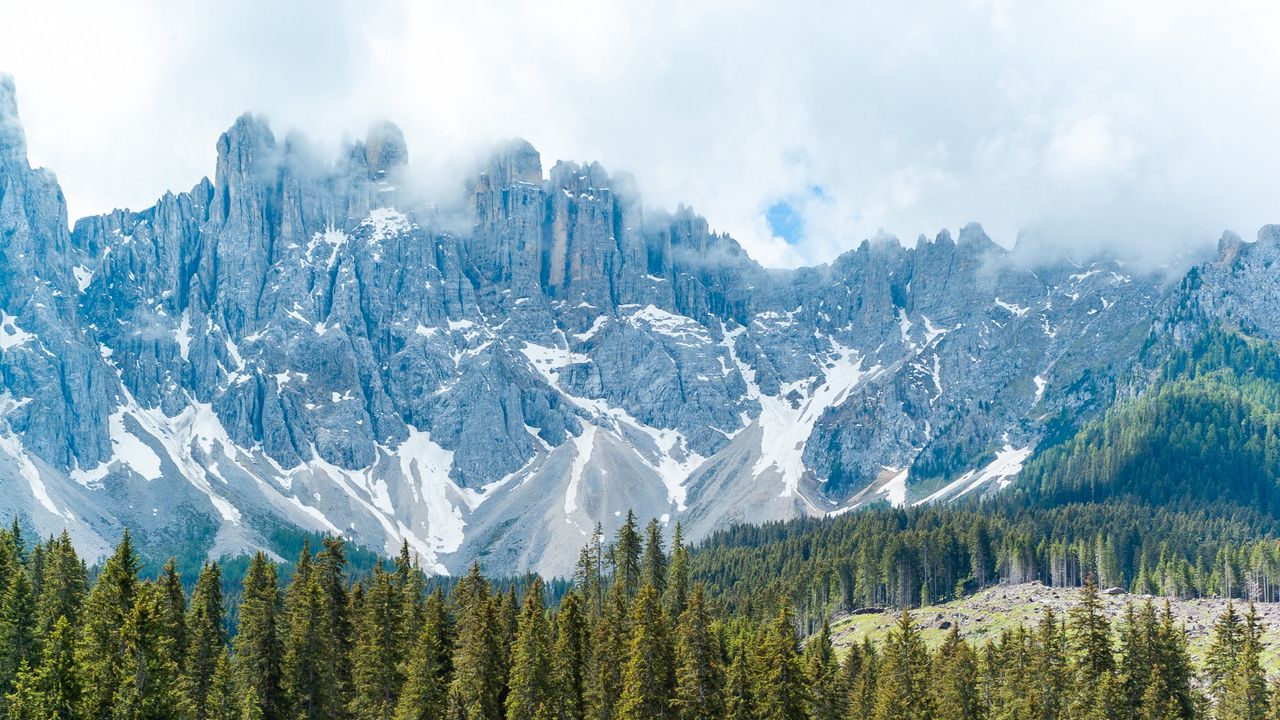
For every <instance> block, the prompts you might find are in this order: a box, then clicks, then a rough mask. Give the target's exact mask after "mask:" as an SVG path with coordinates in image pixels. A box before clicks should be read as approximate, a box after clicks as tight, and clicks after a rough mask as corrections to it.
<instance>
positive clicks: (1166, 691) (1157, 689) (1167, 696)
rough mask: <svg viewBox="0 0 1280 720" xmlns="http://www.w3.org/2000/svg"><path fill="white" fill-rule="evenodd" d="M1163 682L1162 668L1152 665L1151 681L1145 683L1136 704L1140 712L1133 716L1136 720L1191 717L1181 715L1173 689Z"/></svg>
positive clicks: (1177, 719)
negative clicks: (1145, 685)
mask: <svg viewBox="0 0 1280 720" xmlns="http://www.w3.org/2000/svg"><path fill="white" fill-rule="evenodd" d="M1165 680H1166V673H1165V669H1164V667H1162V666H1160V665H1153V666H1152V668H1151V681H1150V682H1148V683H1147V687H1146V689H1145V690H1143V693H1142V697H1141V698H1140V699H1139V702H1138V707H1139V708H1140V710H1139V711H1138V713H1137V714H1136V716H1135V717H1136V718H1137V720H1182V719H1183V718H1187V717H1193V716H1189V715H1183V714H1182V710H1181V709H1180V708H1179V707H1178V700H1177V698H1176V697H1175V696H1174V694H1173V688H1171V687H1169V685H1168V684H1167V683H1166V682H1165Z"/></svg>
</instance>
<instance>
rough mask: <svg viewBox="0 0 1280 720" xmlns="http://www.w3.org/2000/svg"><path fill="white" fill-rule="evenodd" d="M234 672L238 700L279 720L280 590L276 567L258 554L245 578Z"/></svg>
mask: <svg viewBox="0 0 1280 720" xmlns="http://www.w3.org/2000/svg"><path fill="white" fill-rule="evenodd" d="M234 660H235V672H236V681H237V684H238V685H239V689H240V692H241V697H242V698H244V699H245V702H246V703H258V704H259V705H258V706H257V708H256V709H254V708H249V705H246V706H245V707H246V708H248V709H249V711H252V712H257V711H261V713H262V717H263V718H264V719H265V720H282V719H283V718H284V715H285V705H286V703H285V701H284V697H283V693H282V692H281V682H280V681H281V676H282V674H283V669H282V666H283V660H284V647H283V644H282V641H281V638H280V586H279V583H278V581H277V579H276V566H275V563H273V562H270V561H269V560H267V556H266V555H265V554H263V553H262V552H261V551H259V552H257V553H255V554H254V556H253V559H252V560H250V562H249V571H248V572H247V573H246V574H245V578H244V589H243V591H242V593H241V600H240V613H239V622H238V624H237V632H236V638H235V654H234Z"/></svg>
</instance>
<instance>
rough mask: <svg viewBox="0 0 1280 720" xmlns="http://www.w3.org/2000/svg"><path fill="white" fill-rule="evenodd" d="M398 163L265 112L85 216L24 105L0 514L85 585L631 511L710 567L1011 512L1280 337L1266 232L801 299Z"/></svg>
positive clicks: (552, 195)
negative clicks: (432, 183) (1192, 351)
mask: <svg viewBox="0 0 1280 720" xmlns="http://www.w3.org/2000/svg"><path fill="white" fill-rule="evenodd" d="M407 160H408V152H407V148H406V144H405V140H404V137H403V135H402V133H401V132H400V130H399V129H397V128H396V127H395V126H394V125H392V124H389V123H382V124H378V125H375V126H374V127H373V128H371V129H370V131H369V133H368V135H367V137H366V138H365V139H364V140H362V141H358V142H353V143H350V144H348V145H347V146H346V147H344V148H343V149H342V150H341V152H340V153H339V155H338V156H337V157H336V158H322V157H319V154H318V153H317V152H316V151H314V150H313V149H311V148H310V147H309V146H308V145H307V143H306V141H305V139H303V138H301V137H298V136H296V135H289V136H286V137H285V138H283V139H279V138H277V137H276V136H275V135H274V134H273V133H272V131H271V129H270V128H269V127H268V125H267V123H266V121H265V120H264V119H263V118H260V117H255V116H252V115H245V116H242V117H240V118H239V119H237V120H236V121H235V123H234V124H233V125H232V126H231V128H230V129H228V130H227V131H226V132H225V133H223V135H222V136H221V137H220V138H218V141H217V164H216V168H215V171H214V174H213V178H212V179H208V178H206V179H202V180H200V181H199V182H198V183H196V184H195V185H194V186H193V187H192V188H191V189H190V190H187V191H185V192H181V193H177V194H174V193H171V192H170V193H165V194H164V195H163V196H161V197H160V198H159V199H158V200H157V201H156V203H155V204H154V205H153V206H152V207H150V208H147V209H145V210H141V211H131V210H117V211H114V212H112V213H110V214H106V215H99V216H92V217H87V218H82V219H80V220H77V221H76V222H75V223H74V225H72V224H70V223H69V221H68V217H67V208H66V203H65V200H64V198H63V195H62V191H61V189H60V188H59V186H58V182H57V179H56V177H55V176H54V175H53V173H52V172H50V171H48V170H45V169H36V168H32V167H30V164H29V162H28V160H27V153H26V144H25V139H24V134H23V130H22V126H21V124H20V123H19V121H18V113H17V104H16V99H15V91H14V85H13V81H12V79H10V78H8V77H5V76H0V511H3V512H4V513H5V514H7V515H18V516H20V517H22V518H23V519H24V521H25V522H26V523H27V524H29V525H30V526H31V527H33V528H35V529H37V530H38V531H40V532H41V533H42V534H47V533H50V532H55V531H57V530H60V529H61V528H63V527H66V528H67V529H68V530H69V531H70V533H71V535H72V537H73V539H74V540H75V542H76V543H77V545H78V546H79V547H80V548H81V549H82V551H83V552H85V553H86V554H87V555H88V556H89V557H98V556H101V555H102V554H103V553H105V552H107V551H108V550H109V547H110V545H111V544H112V543H114V541H115V538H116V537H117V536H118V534H119V532H120V531H121V529H122V528H123V527H125V526H128V527H129V528H130V529H131V531H132V532H133V533H134V537H135V540H136V541H137V543H138V545H139V547H140V548H141V549H142V550H143V552H146V553H152V554H157V555H163V554H172V553H179V554H183V555H185V556H188V557H192V558H202V557H208V556H212V557H221V556H225V555H234V554H239V553H241V552H243V551H246V550H252V549H256V548H262V549H266V550H268V551H270V552H273V553H278V544H279V538H280V537H281V536H282V534H290V533H294V534H296V533H315V532H318V533H335V534H342V535H345V536H347V537H350V538H351V539H353V540H355V541H357V542H359V543H361V544H364V545H367V546H369V547H371V548H374V549H377V550H382V551H392V550H395V549H396V548H398V547H399V546H400V544H401V543H402V542H407V543H408V544H409V546H410V548H411V549H412V551H413V552H414V553H416V554H417V556H418V557H419V558H420V560H421V561H422V562H423V563H424V565H425V567H427V568H428V569H430V570H431V571H433V572H439V573H446V572H457V571H459V570H460V569H462V568H464V567H465V566H466V565H468V564H470V563H471V562H472V561H476V560H478V561H480V562H481V563H482V564H483V565H484V566H485V569H486V571H488V572H491V573H515V572H524V571H537V572H541V573H544V574H548V575H552V574H564V573H566V572H568V571H569V570H570V569H571V567H572V564H573V562H574V560H575V559H576V557H577V554H578V549H579V547H580V546H581V545H582V544H583V543H584V542H585V541H586V540H587V539H588V537H589V535H590V534H591V532H592V530H593V529H594V527H595V526H596V524H597V523H600V524H602V525H603V526H604V529H605V531H606V532H610V531H612V530H613V529H614V528H616V527H617V525H618V524H619V523H620V522H621V520H622V518H623V517H624V516H625V515H626V513H627V511H628V510H634V511H635V512H636V514H637V515H639V516H641V517H657V518H660V519H661V520H662V521H663V522H667V523H675V522H676V521H679V522H680V523H681V524H682V528H683V531H684V534H685V537H686V538H687V539H697V538H700V537H704V536H706V535H708V534H709V533H711V532H712V531H714V530H716V529H719V528H724V527H726V526H729V525H731V524H734V523H739V522H753V523H759V522H765V521H772V520H781V519H787V518H792V517H797V516H802V515H811V516H822V515H831V514H840V513H845V512H848V511H851V510H855V509H857V508H860V507H865V506H869V505H873V504H880V503H889V504H892V505H896V506H905V505H913V504H920V503H930V502H947V501H953V500H956V499H959V498H966V497H978V496H981V495H983V494H986V493H990V492H996V491H999V490H1000V489H1001V488H1004V487H1006V486H1009V485H1010V484H1014V483H1016V482H1017V477H1018V474H1019V472H1020V470H1021V469H1022V467H1023V465H1024V463H1026V462H1027V461H1028V460H1029V459H1030V458H1031V457H1032V456H1033V455H1034V454H1035V453H1036V452H1037V449H1038V448H1045V447H1048V446H1050V445H1052V444H1053V443H1054V442H1055V441H1056V440H1057V439H1060V438H1062V437H1063V436H1065V435H1066V434H1068V433H1070V432H1071V431H1072V429H1073V428H1076V427H1078V426H1079V425H1080V424H1081V423H1082V422H1084V421H1086V420H1088V419H1090V418H1093V417H1097V416H1099V415H1100V414H1102V413H1103V412H1105V411H1106V410H1107V408H1109V407H1110V406H1112V405H1113V404H1114V403H1116V402H1117V400H1121V399H1124V398H1127V397H1133V396H1135V395H1137V394H1140V393H1142V392H1143V391H1144V389H1145V388H1146V387H1147V386H1148V385H1149V384H1150V383H1151V382H1153V377H1154V376H1153V371H1152V370H1151V368H1153V367H1154V363H1153V362H1152V357H1153V355H1158V354H1160V353H1165V352H1169V351H1171V350H1172V349H1175V348H1178V347H1185V346H1186V344H1187V343H1189V342H1191V341H1193V340H1194V338H1195V337H1196V336H1198V335H1199V334H1201V333H1203V332H1204V331H1205V329H1206V328H1208V327H1210V326H1215V325H1217V326H1222V325H1226V326H1232V327H1238V328H1242V329H1245V330H1247V331H1248V332H1249V333H1251V334H1253V335H1256V336H1260V337H1265V338H1269V339H1280V307H1278V306H1280V270H1277V269H1276V268H1274V267H1273V264H1274V263H1275V262H1276V261H1277V260H1278V259H1280V227H1277V226H1267V227H1264V228H1263V229H1262V230H1260V231H1259V234H1258V239H1257V241H1256V242H1243V241H1242V240H1240V238H1238V237H1236V236H1235V235H1233V234H1230V233H1227V234H1225V235H1224V236H1223V238H1222V239H1221V240H1220V241H1219V243H1218V248H1217V252H1216V254H1215V253H1213V252H1206V253H1205V255H1204V257H1199V258H1188V259H1185V261H1184V262H1182V263H1181V264H1180V265H1174V266H1167V267H1164V268H1158V269H1152V268H1145V267H1143V268H1139V267H1136V266H1132V265H1131V264H1126V263H1124V262H1121V261H1119V260H1117V259H1113V258H1105V257H1101V258H1093V259H1089V260H1081V259H1076V260H1074V261H1072V260H1069V259H1067V258H1066V257H1061V258H1058V259H1053V258H1049V257H1046V256H1045V255H1044V254H1043V253H1030V252H1023V251H1020V250H1021V248H1014V249H1013V250H1008V249H1005V248H1003V247H1001V246H1000V245H998V244H996V243H995V242H993V241H992V240H991V239H990V238H988V237H987V236H986V235H985V233H984V232H983V231H982V228H981V227H979V226H978V225H976V224H971V225H968V226H966V227H964V228H963V229H961V230H960V231H959V232H958V234H957V236H956V237H952V236H951V235H950V234H949V233H948V232H946V231H943V232H941V233H939V234H938V235H937V236H936V237H935V238H932V239H929V238H924V237H922V238H920V239H919V240H917V241H916V242H915V244H914V245H913V246H911V247H904V246H903V245H902V244H901V243H899V242H898V241H897V240H896V239H893V238H890V237H878V238H876V239H872V240H867V241H863V242H862V243H861V244H859V245H857V246H856V247H855V248H854V249H851V250H850V251H848V252H846V253H844V254H843V255H841V256H839V257H838V258H836V259H835V260H834V261H832V262H830V263H828V264H824V265H820V266H816V267H807V268H800V269H794V270H778V269H769V268H764V267H762V266H760V265H759V264H758V263H756V262H755V261H753V260H752V259H751V258H750V257H749V256H748V255H747V253H746V252H744V250H743V249H742V247H741V246H740V245H739V244H738V243H737V242H736V241H734V240H733V239H732V238H731V237H728V236H727V235H724V234H719V233H716V232H713V231H712V229H711V226H710V224H709V223H708V221H707V220H706V219H704V218H702V217H700V216H699V215H697V214H695V213H694V212H693V211H692V210H691V209H688V208H684V207H681V208H679V209H677V210H676V211H675V212H665V211H659V210H654V209H652V208H648V207H646V206H644V205H643V203H642V201H641V197H640V195H639V193H638V191H637V189H636V182H635V181H634V180H633V179H632V178H630V177H629V176H626V175H624V174H616V173H615V174H612V175H611V174H609V173H607V172H606V171H605V170H604V168H602V167H601V166H600V165H598V164H590V165H578V164H575V163H569V162H558V163H556V164H555V165H553V166H551V167H550V169H549V170H544V167H543V162H542V159H541V157H540V156H539V154H538V152H537V151H536V150H535V149H534V148H533V147H532V146H530V145H529V144H528V143H526V142H524V141H519V140H516V141H511V142H509V143H506V144H503V145H502V146H500V147H499V148H498V149H497V150H496V151H495V153H494V154H493V156H492V157H491V158H489V159H488V161H487V162H485V163H484V164H483V165H482V166H481V167H480V168H479V169H478V170H477V172H475V173H474V174H473V175H472V176H471V177H470V178H469V179H468V180H467V181H466V186H465V198H466V202H465V206H464V207H462V208H452V207H451V208H449V209H448V210H447V211H446V210H442V209H441V208H440V207H437V206H435V205H432V204H431V203H429V202H425V201H423V200H422V199H421V198H420V196H419V195H418V194H417V193H416V192H414V191H413V190H412V189H411V188H412V173H411V171H410V169H409V167H408V162H407Z"/></svg>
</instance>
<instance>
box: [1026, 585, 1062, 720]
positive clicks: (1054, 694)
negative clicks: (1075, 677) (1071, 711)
mask: <svg viewBox="0 0 1280 720" xmlns="http://www.w3.org/2000/svg"><path fill="white" fill-rule="evenodd" d="M1067 674H1068V668H1067V656H1066V636H1065V633H1064V630H1063V627H1062V626H1061V625H1060V624H1059V623H1058V619H1057V616H1056V615H1055V614H1054V612H1053V608H1052V607H1049V606H1046V607H1045V609H1044V614H1043V615H1042V616H1041V620H1040V626H1039V628H1038V629H1037V632H1036V638H1035V655H1034V658H1033V660H1032V664H1031V675H1032V677H1033V678H1035V685H1034V688H1035V708H1036V713H1037V715H1038V716H1039V717H1041V718H1045V719H1046V720H1052V719H1053V718H1059V717H1062V716H1063V715H1064V714H1065V712H1066V709H1067V705H1068V704H1069V702H1070V683H1069V681H1068V677H1067Z"/></svg>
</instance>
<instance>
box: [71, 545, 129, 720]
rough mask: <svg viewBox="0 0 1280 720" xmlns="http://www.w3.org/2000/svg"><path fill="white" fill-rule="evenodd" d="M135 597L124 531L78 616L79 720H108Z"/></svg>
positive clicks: (112, 711) (120, 677) (112, 714)
mask: <svg viewBox="0 0 1280 720" xmlns="http://www.w3.org/2000/svg"><path fill="white" fill-rule="evenodd" d="M137 594H138V557H137V554H136V553H135V552H134V550H133V541H132V540H131V539H130V537H129V531H128V530H125V531H124V534H123V535H122V536H121V538H120V542H119V544H117V545H116V548H115V551H114V552H113V553H112V554H111V557H109V558H107V561H106V563H104V564H103V566H102V571H101V572H100V573H99V574H98V578H97V580H96V581H95V582H94V584H93V590H91V591H90V592H89V595H88V597H87V598H86V599H85V603H84V608H83V610H82V611H81V613H80V617H81V618H82V619H83V620H82V622H81V625H80V639H79V642H78V644H77V646H76V663H77V664H78V665H79V667H80V671H81V674H82V675H81V677H82V680H83V681H82V685H81V687H82V689H83V691H82V695H81V702H82V710H81V716H82V717H83V718H85V720H110V719H111V718H113V717H114V710H113V704H112V703H113V700H114V697H115V692H116V689H117V688H119V687H120V685H121V684H122V682H123V679H124V678H123V674H124V668H123V665H124V650H123V646H124V637H123V633H124V626H125V622H126V620H127V619H128V618H129V617H130V616H131V615H132V614H133V606H134V601H135V600H136V597H137Z"/></svg>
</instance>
